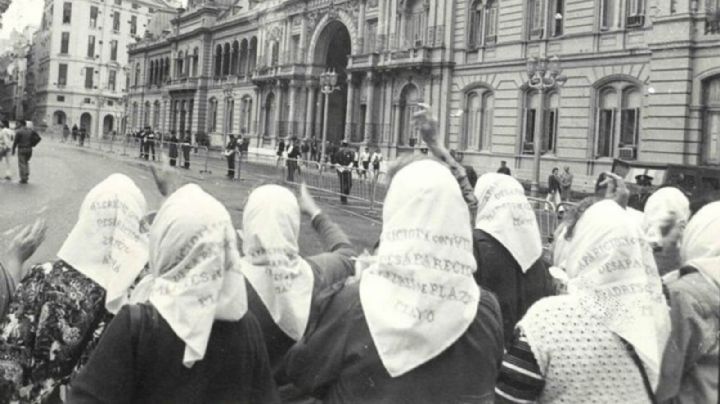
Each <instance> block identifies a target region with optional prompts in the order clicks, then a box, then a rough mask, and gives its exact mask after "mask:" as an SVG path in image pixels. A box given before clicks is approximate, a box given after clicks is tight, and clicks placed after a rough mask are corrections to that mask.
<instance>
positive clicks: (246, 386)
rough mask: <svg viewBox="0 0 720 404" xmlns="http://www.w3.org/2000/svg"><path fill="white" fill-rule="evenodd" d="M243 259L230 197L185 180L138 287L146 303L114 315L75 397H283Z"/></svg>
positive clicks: (160, 223) (153, 232)
mask: <svg viewBox="0 0 720 404" xmlns="http://www.w3.org/2000/svg"><path fill="white" fill-rule="evenodd" d="M188 206H192V207H193V209H192V211H188ZM240 265H241V262H240V254H239V252H238V249H237V235H236V234H235V229H234V227H233V225H232V221H231V219H230V214H229V213H228V212H227V210H226V209H225V207H223V206H222V204H220V202H218V201H217V200H215V199H214V198H213V197H211V196H210V195H208V194H206V193H205V192H204V191H202V189H200V187H198V186H197V185H186V186H184V187H182V188H180V189H179V190H177V191H176V192H175V193H174V194H173V195H171V196H170V197H169V198H168V199H167V200H166V201H165V203H164V204H163V205H162V207H161V208H160V210H159V211H158V213H157V216H156V217H155V221H154V222H153V225H152V227H151V229H150V271H151V274H150V275H149V276H148V278H146V280H144V281H143V282H141V284H140V285H138V288H137V290H136V292H135V293H134V294H133V300H136V299H137V300H139V301H144V302H145V303H140V304H133V305H127V306H125V307H124V308H123V309H122V310H121V311H120V312H119V313H118V315H117V316H116V317H115V318H114V319H113V321H112V322H111V323H110V325H109V326H108V329H107V331H106V332H105V334H104V335H103V338H102V339H101V340H100V344H99V345H98V346H97V348H96V349H95V352H94V353H93V356H92V357H91V358H90V361H89V362H88V364H87V366H86V367H85V368H84V369H83V371H82V372H80V374H78V376H77V377H76V378H74V379H73V381H72V385H71V391H70V395H69V399H68V401H69V402H71V403H272V402H276V401H277V397H276V392H275V385H274V383H273V380H272V376H271V374H270V368H269V364H268V359H267V352H266V351H265V344H264V343H263V339H262V335H261V333H260V329H259V327H258V324H257V321H256V320H255V318H254V317H253V316H252V315H251V314H246V311H247V298H246V294H245V279H244V277H243V276H242V273H241V272H240ZM136 294H139V295H140V296H137V295H136Z"/></svg>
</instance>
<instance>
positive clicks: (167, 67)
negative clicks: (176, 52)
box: [165, 57, 170, 80]
mask: <svg viewBox="0 0 720 404" xmlns="http://www.w3.org/2000/svg"><path fill="white" fill-rule="evenodd" d="M165 79H166V80H169V79H170V58H169V57H166V58H165Z"/></svg>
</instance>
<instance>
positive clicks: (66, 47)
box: [60, 32, 70, 55]
mask: <svg viewBox="0 0 720 404" xmlns="http://www.w3.org/2000/svg"><path fill="white" fill-rule="evenodd" d="M68 52H70V33H69V32H63V33H62V37H61V41H60V53H62V54H63V55H67V54H68Z"/></svg>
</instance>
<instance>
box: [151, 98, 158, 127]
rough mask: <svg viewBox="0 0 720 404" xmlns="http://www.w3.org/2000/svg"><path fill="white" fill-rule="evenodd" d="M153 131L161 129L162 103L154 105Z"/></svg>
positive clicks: (156, 102)
mask: <svg viewBox="0 0 720 404" xmlns="http://www.w3.org/2000/svg"><path fill="white" fill-rule="evenodd" d="M152 122H153V129H155V130H158V129H160V101H155V105H153V120H152Z"/></svg>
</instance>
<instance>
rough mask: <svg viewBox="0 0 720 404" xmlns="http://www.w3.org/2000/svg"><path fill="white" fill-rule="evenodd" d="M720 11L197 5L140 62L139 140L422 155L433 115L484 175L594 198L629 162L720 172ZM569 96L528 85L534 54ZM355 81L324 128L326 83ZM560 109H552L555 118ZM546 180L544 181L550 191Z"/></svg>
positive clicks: (394, 0) (138, 51) (597, 1)
mask: <svg viewBox="0 0 720 404" xmlns="http://www.w3.org/2000/svg"><path fill="white" fill-rule="evenodd" d="M718 10H719V7H718V0H702V1H698V0H590V1H588V0H503V1H502V2H500V1H499V0H445V1H442V0H355V1H348V0H266V1H249V0H239V1H237V0H214V1H213V0H190V3H189V5H188V8H187V9H186V10H183V11H182V12H181V13H180V14H179V16H178V17H177V18H176V19H174V20H173V21H172V22H171V26H170V28H169V29H168V30H166V31H165V33H164V34H163V36H162V37H161V38H159V39H153V40H147V41H143V42H141V43H139V44H136V45H134V46H131V48H130V68H131V69H132V71H133V74H132V75H131V84H130V92H129V98H130V100H129V103H128V111H127V113H128V116H129V119H130V127H131V128H140V127H142V126H144V125H151V126H154V127H156V128H158V129H160V130H162V131H165V132H166V131H169V130H173V129H174V130H178V131H182V132H186V131H188V130H189V131H191V133H192V134H193V135H194V134H196V133H198V132H200V133H209V134H210V136H211V139H212V142H213V143H214V144H218V143H221V142H222V141H223V139H224V135H226V134H228V133H246V134H249V135H250V136H251V137H252V138H253V139H254V142H253V146H258V147H272V146H274V144H275V142H276V141H277V139H279V138H284V137H292V136H297V137H301V138H303V137H307V138H309V137H313V136H315V137H316V138H317V139H320V138H321V137H322V132H323V129H324V128H323V125H325V124H327V131H328V140H330V141H335V142H336V141H339V140H341V139H343V138H344V139H348V140H349V141H351V142H353V143H357V144H360V143H363V144H370V145H373V146H378V147H379V148H380V149H381V150H382V151H383V153H384V154H385V155H386V156H388V157H389V158H393V157H396V156H398V155H402V154H407V153H418V152H420V148H421V145H420V144H419V141H418V136H417V134H416V132H415V130H414V128H413V127H412V125H411V117H412V114H413V112H414V111H415V110H416V108H417V103H418V102H425V103H429V104H431V105H432V106H433V108H434V110H435V112H436V113H437V115H438V116H439V118H440V125H441V129H442V132H443V136H444V140H445V142H446V144H447V145H448V146H450V147H451V148H454V149H457V150H459V151H462V152H463V155H464V159H465V160H464V161H465V163H467V164H471V165H473V166H475V167H476V168H477V169H480V171H489V170H493V171H494V169H495V168H496V167H497V166H498V165H499V162H500V160H506V161H508V164H509V165H510V166H511V168H512V169H513V171H514V174H516V175H517V176H519V177H521V178H529V177H530V175H531V172H532V149H533V141H534V137H535V136H534V128H535V126H536V123H537V120H538V118H539V116H540V113H542V114H544V117H545V119H544V121H545V125H544V128H543V130H542V140H541V142H542V143H541V149H542V153H543V156H542V159H541V172H542V173H549V171H550V170H551V168H552V167H555V166H566V165H567V166H570V167H571V169H572V171H573V172H574V173H575V175H576V184H577V185H578V187H588V186H590V183H591V181H592V179H593V178H595V177H596V176H597V175H598V174H599V173H600V172H602V171H604V170H607V169H609V167H610V165H611V164H612V159H613V158H616V157H623V158H626V159H638V160H641V161H661V162H671V163H684V164H701V163H702V164H718V163H720V30H718V28H720V26H719V25H718V18H717V17H718V15H719V12H718ZM552 55H557V56H559V57H560V59H561V66H562V68H563V70H564V74H565V75H566V76H567V82H566V83H565V84H564V85H562V86H559V87H557V88H555V89H553V90H552V91H549V92H546V93H544V94H543V97H544V100H543V102H542V103H541V102H540V99H539V97H540V94H539V93H538V92H537V91H535V90H533V89H532V88H530V87H528V85H527V80H528V78H527V73H526V63H527V60H528V58H530V57H532V56H552ZM328 69H333V70H334V71H336V72H337V73H338V76H339V84H338V87H339V88H338V90H337V91H335V92H333V93H332V94H331V95H330V97H329V103H328V105H329V106H328V111H327V112H328V120H327V123H325V120H324V112H325V111H324V103H323V94H322V93H321V91H320V89H319V77H320V74H321V73H322V72H324V71H326V70H328ZM541 104H542V105H544V111H542V112H541V111H539V110H538V109H539V108H540V105H541ZM543 177H544V175H543Z"/></svg>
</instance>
